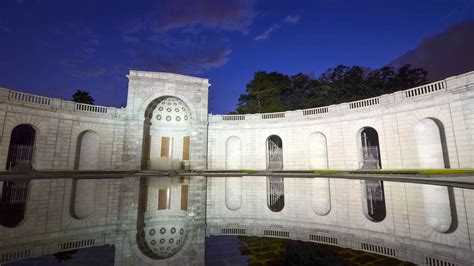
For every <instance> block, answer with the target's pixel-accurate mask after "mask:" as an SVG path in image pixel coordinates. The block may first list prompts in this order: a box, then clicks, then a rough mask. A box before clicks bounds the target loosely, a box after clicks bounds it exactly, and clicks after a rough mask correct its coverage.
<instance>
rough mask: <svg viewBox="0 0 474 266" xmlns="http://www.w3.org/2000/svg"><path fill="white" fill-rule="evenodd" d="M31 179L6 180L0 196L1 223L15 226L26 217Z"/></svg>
mask: <svg viewBox="0 0 474 266" xmlns="http://www.w3.org/2000/svg"><path fill="white" fill-rule="evenodd" d="M28 185H29V181H5V182H3V185H2V188H1V189H2V191H1V192H2V195H1V197H0V224H1V225H3V226H5V227H15V226H17V225H18V224H20V222H21V221H23V219H24V218H25V211H26V203H27V198H28Z"/></svg>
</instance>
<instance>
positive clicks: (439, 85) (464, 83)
mask: <svg viewBox="0 0 474 266" xmlns="http://www.w3.org/2000/svg"><path fill="white" fill-rule="evenodd" d="M466 87H474V71H471V72H468V73H466V74H463V75H459V76H454V77H450V78H447V79H445V80H441V81H436V82H433V83H430V84H426V85H423V86H419V87H415V88H411V89H408V90H403V91H397V92H394V93H390V94H384V95H381V96H378V97H373V98H369V99H363V100H359V101H354V102H348V103H341V104H336V105H331V106H324V107H317V108H310V109H304V110H295V111H287V112H277V113H264V114H261V113H260V114H259V113H257V114H245V115H243V114H242V115H212V114H210V115H209V122H221V121H238V122H244V121H256V120H272V119H289V120H293V119H301V118H304V117H307V116H315V117H324V116H330V115H333V114H336V113H339V112H352V111H358V110H361V111H367V110H370V109H371V108H378V107H380V106H383V105H384V104H394V103H403V102H405V101H408V100H411V99H414V100H415V99H416V100H418V97H426V96H431V95H433V94H437V93H443V92H447V91H451V90H457V89H460V88H466Z"/></svg>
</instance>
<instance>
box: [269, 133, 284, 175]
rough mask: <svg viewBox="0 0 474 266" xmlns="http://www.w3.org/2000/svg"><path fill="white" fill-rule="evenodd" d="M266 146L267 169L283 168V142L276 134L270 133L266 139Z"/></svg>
mask: <svg viewBox="0 0 474 266" xmlns="http://www.w3.org/2000/svg"><path fill="white" fill-rule="evenodd" d="M266 147H267V169H269V170H282V169H283V142H282V140H281V138H280V137H279V136H277V135H271V136H270V137H268V138H267V141H266Z"/></svg>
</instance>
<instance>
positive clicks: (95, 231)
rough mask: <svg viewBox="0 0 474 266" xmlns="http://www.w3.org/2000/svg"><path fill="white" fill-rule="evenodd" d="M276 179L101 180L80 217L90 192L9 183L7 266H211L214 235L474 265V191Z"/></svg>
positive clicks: (0, 250)
mask: <svg viewBox="0 0 474 266" xmlns="http://www.w3.org/2000/svg"><path fill="white" fill-rule="evenodd" d="M269 178H270V177H264V176H252V177H250V176H245V177H213V178H207V180H206V178H204V177H192V178H162V177H150V178H144V177H128V178H119V179H95V180H92V181H94V182H93V183H94V191H95V197H94V198H93V204H89V205H88V204H85V205H84V206H83V209H81V210H77V209H76V210H74V211H72V210H73V209H74V205H75V201H74V200H73V199H74V197H76V198H77V197H81V195H78V193H79V194H80V193H88V192H87V191H83V190H76V192H74V190H73V187H74V184H73V183H74V180H71V179H33V180H31V181H29V182H27V183H26V185H20V186H16V185H12V184H11V183H10V182H4V183H3V184H4V186H3V189H2V192H3V193H2V197H1V199H2V201H1V203H2V212H1V213H0V214H4V212H3V211H8V212H10V214H12V215H9V216H8V217H9V219H10V220H4V219H3V218H4V217H5V216H0V218H2V219H0V220H1V222H2V224H1V225H0V237H1V239H2V242H1V243H0V263H4V262H6V261H15V260H21V259H22V258H27V257H35V256H41V255H44V254H53V253H57V252H60V251H61V252H62V251H70V250H75V249H80V248H85V247H90V246H100V245H113V246H114V248H115V264H117V265H183V264H197V265H202V264H203V263H204V236H205V234H207V235H220V234H236V235H255V236H264V237H280V238H289V239H297V240H303V241H313V242H318V243H324V244H330V245H338V246H341V247H347V248H352V249H356V250H365V251H369V252H375V253H378V254H382V255H385V256H391V257H396V258H399V259H401V260H406V261H412V262H415V263H418V264H424V263H425V264H428V265H430V264H429V263H427V261H431V262H433V263H434V264H433V263H432V264H431V265H447V263H451V265H453V264H455V265H464V264H468V262H470V261H472V260H473V259H474V252H473V251H474V250H473V248H472V247H474V228H472V223H470V221H472V219H474V213H473V210H474V202H473V201H472V200H471V199H472V198H474V190H469V189H462V188H446V187H440V186H431V185H422V184H405V183H396V182H389V181H384V182H383V183H382V182H381V181H359V180H347V179H324V178H316V179H315V178H284V179H283V178H280V179H276V180H273V181H272V180H269ZM82 181H84V180H82ZM269 182H270V183H269ZM15 187H16V188H18V189H21V190H16V192H13V191H15V190H14V189H12V188H15ZM269 188H270V198H269V194H268V193H269ZM283 188H284V189H283ZM272 189H273V192H272V191H271V190H272ZM12 193H19V195H20V196H18V197H12V196H11V195H12ZM74 194H75V195H74ZM271 194H274V195H277V197H274V198H272V196H271ZM269 199H270V202H269ZM279 199H284V204H280V201H279ZM5 204H6V205H5ZM8 204H10V205H8ZM16 204H19V205H21V206H23V207H22V208H17V207H18V206H19V205H16ZM8 206H10V207H12V208H14V209H11V210H7V209H5V208H8ZM81 206H82V205H81ZM85 206H89V207H91V209H87V208H86V207H85Z"/></svg>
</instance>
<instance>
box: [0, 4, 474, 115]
mask: <svg viewBox="0 0 474 266" xmlns="http://www.w3.org/2000/svg"><path fill="white" fill-rule="evenodd" d="M472 19H474V1H472V0H469V1H466V0H452V1H450V0H445V1H380V0H374V1H339V0H331V1H263V0H261V1H233V0H229V1H227V0H226V1H222V0H208V1H193V0H174V1H152V0H149V1H131V0H130V1H129V0H127V1H125V0H113V1H112V0H110V1H97V0H81V1H72V0H71V1H69V0H68V1H64V0H1V2H0V86H4V87H8V88H11V89H15V90H19V91H25V92H30V93H35V94H40V95H45V96H51V97H59V98H64V99H69V98H70V97H71V95H72V94H73V92H74V91H75V90H76V89H83V90H87V91H89V92H90V93H91V95H92V96H93V97H94V98H95V99H96V104H99V105H111V106H120V105H122V104H124V103H125V102H126V94H127V79H126V77H125V75H126V74H127V73H128V70H129V69H137V70H150V71H164V72H176V73H183V74H190V75H194V76H199V77H206V78H209V79H210V83H211V84H212V86H211V88H210V101H209V110H210V112H212V113H227V112H230V111H233V110H234V109H235V106H236V103H237V100H238V96H239V95H240V94H241V93H242V92H243V91H244V90H245V85H246V83H247V82H248V81H250V80H251V79H252V76H253V73H254V72H255V71H257V70H266V71H279V72H283V73H287V74H296V73H298V72H304V73H310V74H315V75H319V74H320V73H321V72H323V71H324V70H326V69H327V68H330V67H334V66H336V65H338V64H345V65H361V66H365V67H370V68H376V67H380V66H383V65H385V64H388V63H390V62H392V61H393V60H395V59H396V58H398V57H400V56H402V55H403V54H405V53H406V52H407V51H409V50H411V49H415V48H416V47H417V46H419V45H420V43H421V42H422V40H424V39H425V38H427V37H429V36H433V35H435V34H438V33H440V32H442V31H444V30H446V29H447V28H448V27H449V26H450V25H453V24H457V23H461V22H464V21H468V20H472ZM473 34H474V33H473Z"/></svg>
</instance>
